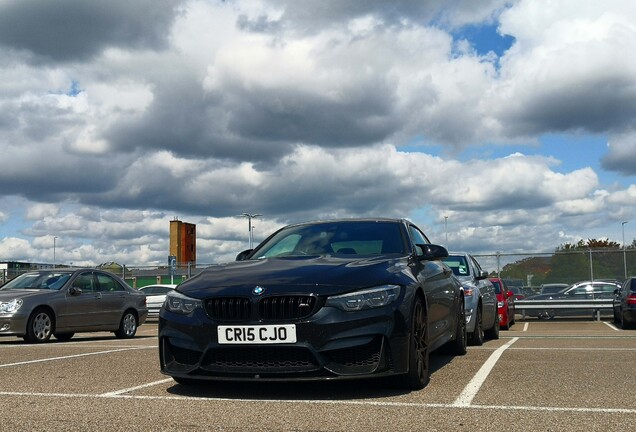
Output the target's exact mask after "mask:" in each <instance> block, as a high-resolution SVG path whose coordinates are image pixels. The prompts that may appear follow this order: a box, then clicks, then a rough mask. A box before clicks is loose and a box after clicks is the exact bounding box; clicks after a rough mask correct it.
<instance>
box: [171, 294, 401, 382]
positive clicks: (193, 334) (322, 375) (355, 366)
mask: <svg viewBox="0 0 636 432" xmlns="http://www.w3.org/2000/svg"><path fill="white" fill-rule="evenodd" d="M221 324H222V325H228V323H225V322H223V323H219V322H215V321H213V320H212V319H210V318H209V317H208V316H207V315H206V314H205V312H204V311H203V310H201V309H199V310H197V311H195V312H194V313H193V314H192V315H190V316H183V315H178V314H174V313H171V312H168V311H165V310H162V311H161V314H160V317H159V357H160V364H161V372H162V373H163V374H165V375H170V376H173V377H177V378H195V379H208V380H254V379H261V380H272V381H273V380H315V379H338V378H360V377H365V376H368V377H371V376H374V377H375V376H378V377H379V376H390V375H395V374H402V373H406V372H407V371H408V366H407V364H408V363H407V359H408V339H409V334H408V325H406V319H405V318H404V315H403V314H402V313H401V312H400V311H399V309H396V308H395V307H388V306H387V307H382V308H377V309H372V310H367V311H359V312H343V311H340V310H338V309H335V308H329V307H323V308H322V309H321V310H319V311H318V312H317V313H316V314H315V315H313V316H311V317H309V318H308V319H305V320H302V321H299V322H293V324H295V325H296V336H297V341H296V342H295V343H293V344H238V345H224V344H219V341H218V336H217V327H218V326H219V325H221ZM263 324H265V323H263V322H241V323H240V325H263ZM267 324H272V323H267ZM276 324H288V323H287V322H285V323H283V322H280V323H276Z"/></svg>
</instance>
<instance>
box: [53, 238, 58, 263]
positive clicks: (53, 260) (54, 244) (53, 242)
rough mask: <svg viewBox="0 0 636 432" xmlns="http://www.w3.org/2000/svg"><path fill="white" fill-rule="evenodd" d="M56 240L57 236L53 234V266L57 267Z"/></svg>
mask: <svg viewBox="0 0 636 432" xmlns="http://www.w3.org/2000/svg"><path fill="white" fill-rule="evenodd" d="M55 240H57V236H53V268H55Z"/></svg>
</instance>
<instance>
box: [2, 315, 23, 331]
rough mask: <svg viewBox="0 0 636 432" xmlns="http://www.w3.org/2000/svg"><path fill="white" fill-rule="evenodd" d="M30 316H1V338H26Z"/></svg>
mask: <svg viewBox="0 0 636 432" xmlns="http://www.w3.org/2000/svg"><path fill="white" fill-rule="evenodd" d="M28 321H29V315H26V314H19V313H15V314H0V336H24V335H25V334H26V327H27V322H28Z"/></svg>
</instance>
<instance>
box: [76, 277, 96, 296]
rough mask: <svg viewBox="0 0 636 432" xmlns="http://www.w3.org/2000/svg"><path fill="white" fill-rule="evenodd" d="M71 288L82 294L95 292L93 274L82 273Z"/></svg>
mask: <svg viewBox="0 0 636 432" xmlns="http://www.w3.org/2000/svg"><path fill="white" fill-rule="evenodd" d="M73 286H74V287H77V288H80V289H81V290H82V292H85V293H89V292H93V291H95V284H94V281H93V273H91V272H87V273H82V274H80V275H79V276H77V278H75V280H74V281H73Z"/></svg>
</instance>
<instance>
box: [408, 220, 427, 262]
mask: <svg viewBox="0 0 636 432" xmlns="http://www.w3.org/2000/svg"><path fill="white" fill-rule="evenodd" d="M409 231H410V232H411V239H412V241H413V243H414V244H416V245H418V244H429V243H430V242H429V241H428V239H427V238H426V236H425V235H424V234H422V231H420V230H419V229H417V228H416V227H414V226H413V225H410V226H409ZM415 249H416V251H417V254H418V255H423V254H424V251H422V248H420V247H419V246H415Z"/></svg>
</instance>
